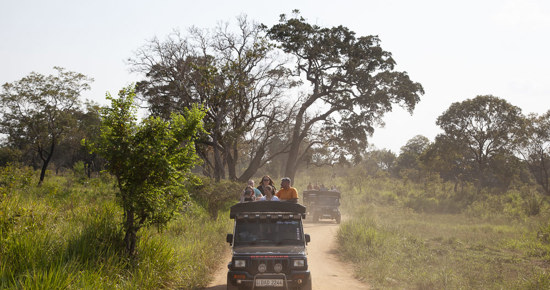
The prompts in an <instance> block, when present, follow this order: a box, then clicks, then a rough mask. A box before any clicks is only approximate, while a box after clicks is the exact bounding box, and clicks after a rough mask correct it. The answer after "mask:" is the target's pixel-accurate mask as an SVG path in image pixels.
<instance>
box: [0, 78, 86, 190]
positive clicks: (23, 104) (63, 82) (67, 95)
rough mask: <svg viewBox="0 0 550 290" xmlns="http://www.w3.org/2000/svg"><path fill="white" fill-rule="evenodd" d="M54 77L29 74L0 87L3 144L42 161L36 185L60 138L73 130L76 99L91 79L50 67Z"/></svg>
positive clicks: (0, 123)
mask: <svg viewBox="0 0 550 290" xmlns="http://www.w3.org/2000/svg"><path fill="white" fill-rule="evenodd" d="M54 69H55V70H57V75H49V76H44V75H42V74H38V73H35V72H32V73H31V74H29V75H28V76H26V77H24V78H22V79H21V80H19V81H15V82H13V83H6V84H4V85H3V86H2V88H3V92H2V94H0V105H1V106H0V107H1V108H2V109H1V113H2V119H1V120H0V132H1V133H4V134H7V136H8V140H7V143H8V144H9V145H10V146H11V147H12V148H17V149H19V150H22V151H23V152H24V153H25V154H27V155H30V156H31V157H30V159H34V156H35V154H36V155H38V157H39V158H40V160H41V162H42V171H41V173H40V180H39V183H42V182H43V181H44V176H45V173H46V169H47V168H48V165H49V163H50V161H51V160H52V157H53V155H54V153H55V150H56V149H57V146H58V145H59V143H60V142H62V141H63V139H65V138H67V137H68V136H71V134H72V131H74V129H75V128H76V122H77V121H76V116H75V115H76V112H77V111H78V110H79V104H80V101H79V99H78V97H79V96H80V93H81V92H82V91H84V90H88V89H89V88H90V85H89V83H90V82H91V81H93V80H92V79H90V78H88V77H86V76H85V75H83V74H80V73H76V72H68V71H65V70H64V69H63V68H60V67H54Z"/></svg>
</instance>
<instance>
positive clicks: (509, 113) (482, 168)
mask: <svg viewBox="0 0 550 290" xmlns="http://www.w3.org/2000/svg"><path fill="white" fill-rule="evenodd" d="M522 120H523V116H522V113H521V109H520V108H518V107H516V106H513V105H511V104H510V103H508V102H507V101H506V100H504V99H501V98H497V97H494V96H490V95H486V96H477V97H476V98H474V99H468V100H465V101H463V102H456V103H453V104H452V105H451V106H450V107H449V109H447V110H446V111H445V112H444V113H443V114H442V115H441V116H439V117H438V118H437V125H439V126H440V127H441V128H442V129H443V131H444V135H445V137H446V138H445V139H446V140H448V142H452V143H454V144H455V146H459V148H462V151H463V155H464V156H462V157H461V160H463V161H465V162H468V163H469V164H470V166H467V167H469V168H472V169H473V170H474V172H472V174H471V176H472V177H475V179H476V182H478V186H481V185H483V182H487V181H488V179H487V177H488V174H490V172H489V171H488V170H490V169H491V168H490V164H491V162H493V161H496V158H502V155H511V150H512V149H513V145H514V142H515V140H516V138H517V137H518V135H519V134H520V132H521V128H522Z"/></svg>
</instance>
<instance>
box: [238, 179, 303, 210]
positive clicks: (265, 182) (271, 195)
mask: <svg viewBox="0 0 550 290" xmlns="http://www.w3.org/2000/svg"><path fill="white" fill-rule="evenodd" d="M290 183H291V180H290V178H288V177H284V178H282V179H281V189H279V191H277V188H276V187H275V185H274V183H273V180H272V179H271V177H269V175H265V176H264V177H262V180H261V181H260V185H258V187H254V180H249V181H248V186H247V187H246V188H245V189H244V192H243V194H242V196H241V202H247V201H288V202H292V203H297V202H298V191H297V190H296V188H294V187H292V186H290Z"/></svg>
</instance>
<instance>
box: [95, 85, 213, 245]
mask: <svg viewBox="0 0 550 290" xmlns="http://www.w3.org/2000/svg"><path fill="white" fill-rule="evenodd" d="M134 97H135V91H134V88H133V87H128V88H125V89H122V90H121V91H120V92H119V98H118V99H115V98H112V97H111V96H109V95H108V96H107V99H108V100H110V101H111V107H108V108H105V109H103V111H102V113H101V119H102V121H101V136H100V137H99V138H98V140H97V142H96V143H88V144H89V145H88V146H89V147H90V148H91V149H92V150H93V151H94V152H97V153H99V154H100V155H101V156H103V157H104V158H105V159H106V160H107V161H108V170H109V171H110V172H111V173H112V174H113V175H114V176H115V177H116V180H117V185H118V189H119V190H118V196H117V197H118V201H119V203H120V204H121V206H122V208H123V209H124V229H125V233H126V234H125V237H124V241H125V244H126V249H127V251H128V253H129V254H130V255H133V254H134V252H135V247H136V242H137V233H138V231H139V229H141V228H142V227H143V226H146V225H149V224H155V225H157V226H163V225H166V223H167V222H168V221H169V220H170V219H171V218H172V217H173V215H174V213H175V211H176V210H178V209H180V207H181V205H182V204H183V202H184V201H186V200H187V199H188V194H187V192H186V190H185V188H184V187H182V186H181V185H182V184H183V183H185V182H189V181H192V180H194V179H193V176H192V174H191V173H190V170H191V169H192V168H193V167H194V166H195V165H196V164H197V162H198V161H199V158H198V156H197V155H196V152H195V144H194V142H195V140H196V138H197V136H198V135H199V134H200V133H201V132H202V130H203V127H202V119H203V117H204V111H203V110H200V109H198V108H197V107H194V108H192V109H190V110H186V111H185V112H184V115H180V114H172V116H171V118H170V121H164V120H162V119H161V118H160V117H150V118H147V119H145V120H144V121H142V122H141V123H137V117H136V106H135V103H134Z"/></svg>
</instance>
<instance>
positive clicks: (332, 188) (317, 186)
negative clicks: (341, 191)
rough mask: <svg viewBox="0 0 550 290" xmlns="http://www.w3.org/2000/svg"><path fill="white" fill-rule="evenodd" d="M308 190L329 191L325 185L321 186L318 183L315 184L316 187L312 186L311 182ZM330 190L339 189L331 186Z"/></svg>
mask: <svg viewBox="0 0 550 290" xmlns="http://www.w3.org/2000/svg"><path fill="white" fill-rule="evenodd" d="M307 190H329V189H328V188H327V187H326V186H325V184H324V183H321V185H320V186H319V185H318V184H317V183H315V185H313V184H311V182H310V183H309V184H308V185H307ZM330 190H338V188H336V186H334V185H331V186H330Z"/></svg>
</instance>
